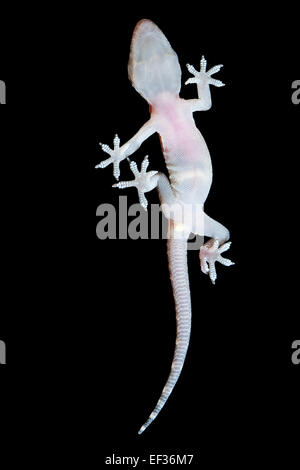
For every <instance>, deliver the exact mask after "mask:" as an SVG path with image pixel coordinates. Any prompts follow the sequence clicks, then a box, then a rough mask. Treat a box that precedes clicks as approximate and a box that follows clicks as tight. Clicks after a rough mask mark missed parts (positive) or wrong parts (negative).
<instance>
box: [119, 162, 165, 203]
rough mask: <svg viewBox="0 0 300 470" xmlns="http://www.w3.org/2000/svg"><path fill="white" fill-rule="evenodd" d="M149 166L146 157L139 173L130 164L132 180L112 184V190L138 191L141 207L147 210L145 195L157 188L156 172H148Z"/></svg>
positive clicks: (134, 166) (134, 164)
mask: <svg viewBox="0 0 300 470" xmlns="http://www.w3.org/2000/svg"><path fill="white" fill-rule="evenodd" d="M148 165H149V160H148V155H146V157H145V158H144V160H143V162H142V165H141V171H138V169H137V164H136V163H135V162H133V161H132V162H131V163H130V169H131V171H132V173H133V174H134V176H135V179H134V180H131V181H120V182H119V183H116V184H113V188H120V189H124V188H130V187H136V188H137V190H138V195H139V201H140V204H141V206H142V207H143V208H144V209H145V210H147V206H148V201H147V199H146V197H145V193H147V192H149V191H152V189H154V188H155V187H156V186H157V182H158V179H159V175H158V172H157V171H148V172H147V168H148Z"/></svg>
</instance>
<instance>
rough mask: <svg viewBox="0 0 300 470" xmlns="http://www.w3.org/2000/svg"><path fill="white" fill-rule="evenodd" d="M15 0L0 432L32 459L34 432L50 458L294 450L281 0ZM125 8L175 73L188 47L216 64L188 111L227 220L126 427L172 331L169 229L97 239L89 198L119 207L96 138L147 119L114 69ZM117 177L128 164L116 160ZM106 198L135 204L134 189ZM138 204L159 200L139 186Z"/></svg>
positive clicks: (288, 123) (292, 43)
mask: <svg viewBox="0 0 300 470" xmlns="http://www.w3.org/2000/svg"><path fill="white" fill-rule="evenodd" d="M31 13H32V15H33V13H34V17H35V18H36V20H34V19H33V18H34V17H33V16H32V23H33V25H32V27H31V26H29V23H26V25H25V24H24V21H23V18H22V11H21V10H20V11H19V12H18V15H15V16H11V15H10V18H12V20H11V23H10V28H8V29H7V30H4V31H3V32H2V34H3V38H1V41H4V42H5V44H6V45H7V47H5V49H4V52H3V57H2V64H1V69H0V70H1V76H0V79H2V80H5V81H6V84H7V104H8V106H6V107H1V129H2V132H1V134H2V135H1V141H2V145H3V155H4V158H3V160H2V161H3V167H2V168H3V171H2V183H3V184H2V193H3V194H2V213H3V220H5V225H4V228H3V231H2V235H3V238H4V242H3V251H4V254H3V257H4V263H3V266H4V267H3V270H4V284H3V290H4V292H3V302H4V304H3V305H4V308H3V309H2V313H1V330H0V332H1V336H0V338H1V339H3V340H5V341H6V343H7V365H6V366H5V367H1V375H2V377H1V389H2V392H3V399H2V402H3V404H4V406H3V417H4V416H5V417H6V418H7V420H6V421H5V423H6V424H5V433H4V434H5V436H4V437H3V439H5V437H6V439H7V441H5V442H7V443H9V442H11V441H15V438H16V437H19V438H20V439H19V440H18V442H20V446H22V452H23V453H24V454H23V455H24V456H25V455H28V457H29V458H30V459H32V460H33V459H34V458H35V457H36V448H37V447H38V448H39V449H41V448H42V449H43V448H44V447H45V449H46V453H44V456H45V457H44V458H45V460H46V461H47V462H48V461H49V460H51V459H52V458H53V459H54V460H55V457H54V456H55V455H56V450H57V449H59V450H63V451H64V453H63V455H64V458H65V459H66V462H68V461H69V459H71V458H74V456H75V457H76V459H79V457H82V458H83V461H84V462H85V465H86V466H87V468H89V465H92V463H94V462H96V463H103V461H104V458H105V456H110V455H112V454H113V453H115V454H118V455H136V456H137V455H140V456H141V458H145V457H147V455H148V453H150V452H151V453H155V454H157V453H161V452H167V453H168V454H174V453H180V454H183V453H193V454H195V460H194V463H198V464H199V463H203V464H204V463H205V464H206V465H207V462H209V463H210V465H211V466H213V465H214V464H215V463H217V462H218V463H223V464H224V463H230V464H231V465H235V466H238V467H239V468H240V466H241V465H244V463H245V462H249V461H251V463H254V462H255V463H262V462H265V463H268V462H269V461H270V460H273V459H274V458H275V459H276V460H278V459H279V458H282V461H283V462H286V461H287V459H288V458H293V455H294V454H293V453H294V452H295V451H296V444H295V442H296V438H297V433H299V430H297V426H298V429H299V411H298V406H297V398H298V397H299V386H298V384H297V379H298V376H299V370H298V369H299V367H300V366H295V365H293V364H292V362H291V354H292V349H291V344H292V342H293V341H294V340H295V339H299V321H298V313H297V303H296V300H297V291H298V282H297V277H296V275H295V274H294V268H295V267H297V266H296V265H297V259H298V251H297V244H298V233H297V228H296V227H297V218H298V217H297V215H298V212H297V204H296V199H297V196H298V194H297V174H298V173H297V171H296V165H297V157H298V153H299V151H298V146H299V141H298V132H299V130H298V127H299V108H300V106H298V107H297V106H295V105H293V104H292V101H291V94H292V89H291V84H292V82H293V81H294V80H296V79H298V78H299V60H298V59H297V57H298V55H297V49H296V48H297V43H296V33H297V15H296V13H295V11H293V10H292V9H291V10H289V8H288V7H286V8H285V9H284V10H283V9H282V8H281V9H280V10H279V8H278V9H277V10H276V7H274V5H273V6H272V11H270V12H263V11H262V10H261V8H260V7H259V6H256V7H253V6H247V5H243V6H239V7H238V6H237V7H235V8H233V9H232V11H231V10H230V9H228V8H227V7H225V6H224V7H223V8H222V9H221V8H220V7H218V6H217V5H214V6H212V7H211V8H208V7H205V8H204V7H202V6H200V5H198V6H195V5H192V4H187V5H185V6H184V5H181V6H180V8H179V7H177V8H175V7H174V5H173V6H170V8H169V9H168V10H167V9H166V10H165V11H162V10H161V8H155V7H154V6H153V7H152V8H151V9H150V8H147V7H136V6H134V5H127V6H126V8H125V7H124V8H123V9H121V8H120V7H116V8H115V9H114V8H111V9H109V8H108V7H105V8H104V7H101V6H91V5H88V4H87V5H86V6H85V7H84V8H82V7H74V6H72V9H71V8H69V9H67V11H63V10H62V9H61V7H59V6H58V5H54V6H53V7H52V8H51V9H50V7H49V9H47V7H45V9H44V10H43V11H37V10H34V11H32V12H31V11H30V8H29V7H28V8H26V15H29V16H30V15H31ZM24 15H25V12H24ZM26 17H27V16H26ZM24 18H25V16H24ZM141 18H150V19H152V20H153V21H154V22H155V23H157V25H158V26H159V27H160V28H161V29H162V31H163V32H164V33H165V34H166V36H167V38H168V39H169V41H170V42H171V44H172V46H173V48H174V49H175V51H176V52H177V54H178V56H179V61H180V64H181V66H182V72H183V82H184V81H185V80H186V79H187V78H188V76H189V74H188V72H187V70H186V68H185V63H187V62H189V63H191V64H193V65H195V67H196V68H197V67H198V64H199V60H200V58H201V55H202V54H204V55H205V57H206V58H207V60H208V67H210V66H213V65H216V64H218V63H223V64H224V68H223V69H222V70H221V72H220V73H219V74H218V77H217V76H216V78H219V79H221V80H223V81H224V82H225V83H226V86H225V87H224V88H220V89H217V88H213V89H212V101H213V107H212V109H211V110H210V111H208V112H205V113H197V114H196V115H195V120H196V123H197V126H198V127H199V129H200V130H201V132H202V134H203V136H204V138H205V140H206V142H207V144H208V147H209V149H210V152H211V156H212V162H213V169H214V180H213V185H212V188H211V193H210V195H209V198H208V200H207V203H206V212H207V213H208V214H209V215H211V216H212V217H213V218H215V219H217V220H219V221H220V222H222V223H223V224H224V225H226V226H227V227H228V228H229V229H230V231H231V240H232V242H233V243H232V247H231V249H230V252H229V253H230V254H229V253H228V257H229V258H231V259H232V260H234V261H235V263H236V265H235V266H234V267H231V268H224V267H222V266H219V267H218V268H219V269H218V275H219V278H218V280H217V283H216V285H215V286H212V285H211V284H210V281H209V279H208V278H207V277H206V276H204V275H203V274H202V273H201V271H200V266H199V261H198V254H197V253H196V252H193V251H192V252H189V255H188V256H189V271H190V285H191V295H192V310H193V325H192V336H191V343H190V348H189V352H188V356H187V359H186V363H185V367H184V369H183V372H182V375H181V377H180V380H179V381H178V384H177V385H176V388H175V389H174V391H173V394H172V396H171V398H170V399H169V401H168V403H167V405H166V406H165V407H164V409H163V410H162V411H161V413H160V415H159V417H158V418H157V420H156V421H155V422H154V423H153V424H152V425H151V426H150V427H149V429H147V431H146V432H145V433H144V434H143V435H141V436H138V435H137V431H138V429H139V427H140V426H141V424H143V423H144V421H145V420H146V418H147V417H148V416H149V414H150V412H151V411H152V409H153V407H154V405H155V403H156V401H157V399H158V397H159V395H160V393H161V390H162V388H163V385H164V383H165V380H166V378H167V375H168V372H169V367H170V364H171V360H172V354H173V347H174V341H175V311H174V304H173V297H172V290H171V286H170V281H169V273H168V263H167V255H166V241H165V240H136V241H133V240H129V239H128V240H106V241H100V240H99V239H97V237H96V233H95V228H96V224H97V222H98V220H99V219H98V218H96V216H95V213H96V208H97V207H98V205H100V204H102V203H112V204H115V205H116V204H117V202H118V193H117V191H116V190H113V189H111V185H112V184H113V182H114V181H113V177H112V170H111V168H110V167H109V168H107V169H105V170H97V171H96V170H95V169H94V166H95V165H96V164H97V163H99V161H101V159H103V158H105V154H103V153H102V152H101V150H100V147H99V145H98V142H99V141H101V142H104V143H107V144H109V145H110V144H111V143H112V139H113V137H114V134H115V133H116V132H117V133H118V134H119V136H120V138H121V143H124V142H125V141H126V140H128V139H129V138H130V137H131V136H132V135H133V134H134V133H135V132H136V131H137V130H138V129H139V127H140V126H141V125H142V124H143V123H144V122H145V120H146V119H147V118H148V115H149V113H148V106H147V104H146V102H145V101H143V99H142V98H141V97H140V96H139V95H138V94H137V93H136V91H135V90H134V89H133V88H132V87H131V85H130V82H129V81H128V78H127V61H128V53H129V45H130V40H131V35H132V31H133V28H134V26H135V24H136V22H137V21H138V20H140V19H141ZM181 96H182V97H185V98H192V97H196V87H195V86H192V85H191V86H189V87H184V86H183V88H182V92H181ZM146 154H149V156H150V162H151V169H157V170H162V171H164V168H165V167H164V162H163V158H162V154H161V151H160V145H159V139H158V137H157V135H154V136H152V137H151V138H150V139H149V140H148V141H146V142H145V143H144V144H143V145H142V147H141V148H140V149H139V150H138V152H137V153H136V155H134V158H136V160H137V161H141V160H142V158H143V157H144V155H146ZM121 176H122V178H124V179H128V178H129V177H130V172H129V170H128V168H127V164H126V163H123V166H121ZM122 178H121V179H122ZM122 194H127V195H128V203H129V204H130V203H134V202H137V200H136V194H135V192H134V191H133V190H127V191H126V193H125V192H124V193H122ZM149 202H150V203H151V202H152V203H157V202H158V196H157V193H156V192H155V191H153V193H151V194H149ZM294 265H295V266H294ZM50 429H51V430H52V431H51V432H49V430H50ZM27 438H28V444H26V445H25V442H27ZM3 442H4V441H3ZM23 444H24V445H23ZM4 448H5V446H4ZM10 458H11V460H13V459H14V458H15V455H10ZM62 458H63V457H60V460H59V461H61V460H62Z"/></svg>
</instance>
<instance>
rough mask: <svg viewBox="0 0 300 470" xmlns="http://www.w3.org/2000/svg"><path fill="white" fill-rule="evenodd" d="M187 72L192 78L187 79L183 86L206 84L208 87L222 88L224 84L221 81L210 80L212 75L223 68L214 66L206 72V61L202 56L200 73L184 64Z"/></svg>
mask: <svg viewBox="0 0 300 470" xmlns="http://www.w3.org/2000/svg"><path fill="white" fill-rule="evenodd" d="M186 66H187V69H188V71H189V72H190V73H191V74H192V75H194V76H193V77H192V78H189V79H188V80H187V81H186V82H185V85H188V84H189V83H203V84H205V83H207V84H208V85H214V86H216V87H221V86H224V85H225V84H224V83H223V82H221V80H216V79H215V78H212V75H214V74H215V73H217V72H219V70H220V69H221V67H223V65H222V64H220V65H215V66H214V67H212V68H211V69H209V70H208V71H206V66H207V61H206V59H205V57H204V56H202V58H201V61H200V72H198V71H197V70H196V69H195V68H194V67H193V66H192V65H190V64H186Z"/></svg>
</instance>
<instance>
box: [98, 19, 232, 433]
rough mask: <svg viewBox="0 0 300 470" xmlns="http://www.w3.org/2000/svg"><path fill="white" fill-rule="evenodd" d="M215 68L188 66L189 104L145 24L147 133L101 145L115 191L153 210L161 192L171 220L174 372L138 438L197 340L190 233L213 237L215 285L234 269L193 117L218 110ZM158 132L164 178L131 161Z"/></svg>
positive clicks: (172, 56)
mask: <svg viewBox="0 0 300 470" xmlns="http://www.w3.org/2000/svg"><path fill="white" fill-rule="evenodd" d="M221 67H222V65H216V66H214V67H212V68H211V69H209V70H207V61H206V59H205V57H204V56H202V58H201V60H200V69H199V71H198V70H196V69H195V68H194V67H193V66H192V65H190V64H187V69H188V71H189V72H190V74H191V77H190V78H188V80H187V81H186V82H185V84H186V85H188V84H196V86H197V94H198V97H197V98H195V99H183V98H181V97H180V96H179V94H180V90H181V68H180V64H179V60H178V56H177V54H176V52H175V51H174V50H173V48H172V47H171V45H170V43H169V41H168V39H167V38H166V36H165V35H164V34H163V32H162V31H161V30H160V29H159V27H158V26H156V24H154V23H153V22H152V21H151V20H149V19H142V20H140V21H139V22H138V23H137V25H136V27H135V29H134V32H133V36H132V40H131V45H130V54H129V62H128V76H129V79H130V81H131V83H132V85H133V87H134V88H135V89H136V91H137V92H138V93H139V94H140V95H141V96H142V97H143V98H144V99H145V100H146V101H147V102H148V105H149V111H150V118H149V120H148V121H147V122H146V123H145V124H144V125H143V126H142V127H141V128H140V130H139V131H138V132H137V133H136V134H135V135H134V136H133V137H132V138H131V139H130V140H128V141H127V142H126V143H124V144H123V145H121V146H120V139H119V137H118V135H117V134H116V135H115V137H114V140H113V148H110V147H109V146H108V145H106V144H101V143H100V145H101V148H102V150H103V151H104V152H106V153H107V154H109V157H108V158H107V159H106V160H103V161H101V162H100V163H99V164H98V165H96V168H106V167H107V166H108V165H110V164H112V165H113V175H114V177H115V179H116V180H117V183H115V184H114V185H113V187H115V188H120V189H125V188H130V187H135V188H136V189H137V191H138V197H139V202H140V204H141V206H142V207H143V208H144V209H146V210H147V206H148V201H147V198H146V196H145V193H147V192H149V191H152V190H153V189H154V188H157V189H158V194H159V199H160V202H161V207H162V211H163V213H164V215H165V216H166V217H167V219H168V226H169V229H168V236H167V252H168V260H169V271H170V278H171V283H172V289H173V295H174V303H175V310H176V343H175V350H174V356H173V361H172V365H171V370H170V373H169V376H168V378H167V381H166V384H165V386H164V388H163V390H162V393H161V396H160V398H159V400H158V401H157V403H156V405H155V407H154V409H153V411H152V413H151V414H150V416H149V418H148V419H147V420H146V422H145V423H144V424H143V425H142V426H141V428H140V429H139V431H138V434H142V433H143V432H144V431H145V429H146V428H147V427H148V426H149V425H150V424H151V423H152V421H153V420H154V419H155V418H156V417H157V415H158V414H159V412H160V410H161V409H162V408H163V406H164V405H165V403H166V401H167V399H168V398H169V396H170V394H171V392H172V390H173V388H174V386H175V384H176V382H177V381H178V378H179V376H180V374H181V370H182V368H183V365H184V361H185V357H186V354H187V350H188V346H189V342H190V333H191V295H190V287H189V274H188V263H187V241H188V238H189V236H190V234H194V235H200V236H202V237H208V238H209V240H208V241H207V242H206V243H204V244H202V245H201V247H200V250H199V259H200V268H201V271H202V272H203V273H204V274H208V275H209V277H210V279H211V281H212V283H213V284H214V283H215V281H216V278H217V273H216V267H215V264H216V262H217V261H218V262H219V263H221V264H223V265H225V266H230V265H233V264H234V263H233V262H232V261H230V260H229V259H227V258H224V257H223V256H222V253H223V252H225V251H226V250H228V249H229V247H230V244H231V242H230V241H229V238H230V234H229V230H228V229H227V228H226V227H224V226H223V225H222V224H221V223H219V222H217V221H216V220H214V219H212V218H211V217H210V216H209V215H207V214H206V213H205V211H204V203H205V201H206V198H207V196H208V193H209V190H210V187H211V183H212V163H211V158H210V154H209V150H208V147H207V145H206V143H205V140H204V138H203V136H202V134H201V133H200V131H199V130H198V128H197V127H196V125H195V121H194V117H193V114H194V112H196V111H206V110H209V109H210V108H211V105H212V102H211V94H210V85H214V86H216V87H222V86H224V83H223V82H222V81H220V80H217V79H215V78H213V75H214V74H215V73H217V72H219V70H220V69H221ZM154 133H158V135H159V137H160V142H161V148H162V153H163V156H164V159H165V163H166V167H167V170H168V173H169V178H168V177H167V176H166V175H165V174H164V173H162V172H158V171H154V170H151V171H147V170H148V166H149V158H148V155H147V156H146V157H145V158H144V159H143V161H142V163H141V167H140V170H139V169H138V166H137V164H136V162H135V161H131V160H130V158H129V156H130V155H132V154H133V153H134V152H135V151H136V150H137V149H138V148H139V147H140V146H141V144H142V143H143V142H144V141H145V140H146V139H147V138H148V137H150V136H151V135H152V134H154ZM125 159H127V160H128V161H129V163H130V169H131V171H132V173H133V175H134V179H132V180H130V181H119V177H120V163H121V162H122V161H123V160H125Z"/></svg>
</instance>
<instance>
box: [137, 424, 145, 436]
mask: <svg viewBox="0 0 300 470" xmlns="http://www.w3.org/2000/svg"><path fill="white" fill-rule="evenodd" d="M145 429H146V426H145V425H144V424H143V426H142V427H141V429H140V430H139V432H138V434H142V433H143V432H144V431H145Z"/></svg>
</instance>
